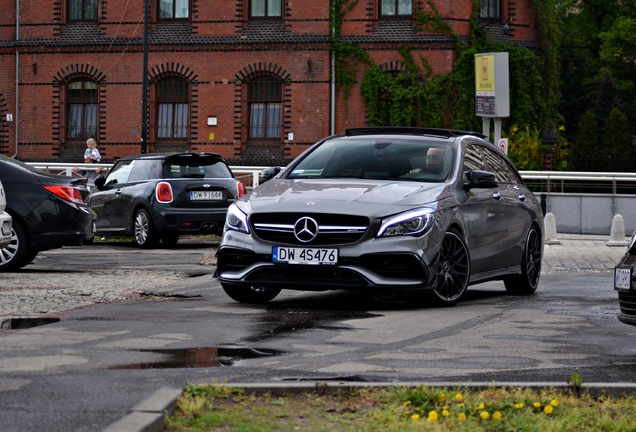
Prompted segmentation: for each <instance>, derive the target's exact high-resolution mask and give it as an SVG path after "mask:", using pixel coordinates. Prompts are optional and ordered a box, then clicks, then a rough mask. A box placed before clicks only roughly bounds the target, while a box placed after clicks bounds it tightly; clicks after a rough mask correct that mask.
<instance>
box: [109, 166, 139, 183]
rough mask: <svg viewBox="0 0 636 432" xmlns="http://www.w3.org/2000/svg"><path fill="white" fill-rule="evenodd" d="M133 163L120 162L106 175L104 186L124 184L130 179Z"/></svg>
mask: <svg viewBox="0 0 636 432" xmlns="http://www.w3.org/2000/svg"><path fill="white" fill-rule="evenodd" d="M132 163H133V161H121V162H119V163H118V164H117V165H115V167H114V168H113V169H112V171H111V172H110V173H108V177H106V184H114V183H126V182H127V181H128V177H130V171H131V170H132Z"/></svg>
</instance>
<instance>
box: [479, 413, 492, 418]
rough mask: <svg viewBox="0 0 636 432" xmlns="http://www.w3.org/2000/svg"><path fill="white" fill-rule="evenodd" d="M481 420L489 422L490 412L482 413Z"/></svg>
mask: <svg viewBox="0 0 636 432" xmlns="http://www.w3.org/2000/svg"><path fill="white" fill-rule="evenodd" d="M479 418H480V419H482V420H488V419H489V418H490V414H489V413H488V411H482V412H480V413H479Z"/></svg>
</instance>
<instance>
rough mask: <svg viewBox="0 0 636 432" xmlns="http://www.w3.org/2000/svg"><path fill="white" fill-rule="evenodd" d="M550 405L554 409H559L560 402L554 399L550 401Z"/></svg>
mask: <svg viewBox="0 0 636 432" xmlns="http://www.w3.org/2000/svg"><path fill="white" fill-rule="evenodd" d="M550 405H552V406H553V407H558V406H559V401H558V400H556V399H552V400H551V401H550Z"/></svg>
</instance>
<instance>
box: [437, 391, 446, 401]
mask: <svg viewBox="0 0 636 432" xmlns="http://www.w3.org/2000/svg"><path fill="white" fill-rule="evenodd" d="M437 399H438V400H439V401H440V402H442V403H443V402H444V401H445V400H446V395H445V394H444V393H442V394H441V395H439V396H438V397H437Z"/></svg>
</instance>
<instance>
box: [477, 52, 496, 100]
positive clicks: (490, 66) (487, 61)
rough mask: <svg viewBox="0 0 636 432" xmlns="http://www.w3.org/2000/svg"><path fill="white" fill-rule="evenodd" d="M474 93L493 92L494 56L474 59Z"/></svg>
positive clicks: (489, 55)
mask: <svg viewBox="0 0 636 432" xmlns="http://www.w3.org/2000/svg"><path fill="white" fill-rule="evenodd" d="M475 91H476V92H477V93H478V94H479V92H488V93H494V92H495V56H494V55H492V54H488V55H483V56H477V58H476V59H475Z"/></svg>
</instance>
